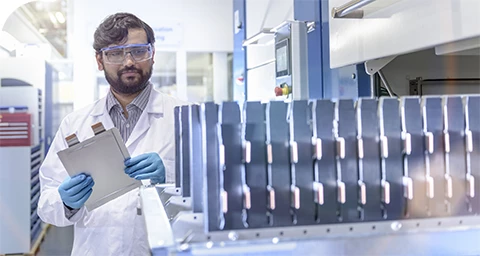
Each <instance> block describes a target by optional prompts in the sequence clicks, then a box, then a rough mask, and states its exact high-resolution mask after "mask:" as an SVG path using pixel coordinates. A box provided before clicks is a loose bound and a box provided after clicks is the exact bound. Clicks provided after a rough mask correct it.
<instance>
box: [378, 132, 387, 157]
mask: <svg viewBox="0 0 480 256" xmlns="http://www.w3.org/2000/svg"><path fill="white" fill-rule="evenodd" d="M380 151H381V154H382V157H383V158H388V138H387V137H386V136H380Z"/></svg>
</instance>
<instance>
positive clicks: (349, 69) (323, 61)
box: [294, 0, 371, 99]
mask: <svg viewBox="0 0 480 256" xmlns="http://www.w3.org/2000/svg"><path fill="white" fill-rule="evenodd" d="M329 17H330V8H329V6H328V0H294V19H295V20H299V21H307V22H312V21H314V22H315V30H314V31H313V32H310V33H309V35H308V72H309V77H308V78H309V81H308V82H309V85H308V87H309V97H310V98H311V99H315V98H327V99H332V98H333V99H338V98H357V97H359V96H360V97H369V96H371V95H370V77H369V76H368V74H367V73H366V72H365V68H364V65H363V64H359V65H351V66H346V67H341V68H335V69H332V68H330V28H329Z"/></svg>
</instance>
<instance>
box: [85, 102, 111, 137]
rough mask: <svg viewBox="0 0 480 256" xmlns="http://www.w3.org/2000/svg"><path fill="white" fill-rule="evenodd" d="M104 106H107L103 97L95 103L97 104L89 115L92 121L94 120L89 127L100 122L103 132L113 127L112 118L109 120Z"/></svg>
mask: <svg viewBox="0 0 480 256" xmlns="http://www.w3.org/2000/svg"><path fill="white" fill-rule="evenodd" d="M106 104H107V98H106V97H103V98H101V99H100V100H98V101H97V103H96V104H95V106H94V107H93V110H92V112H91V114H90V115H91V116H92V117H93V120H95V122H93V123H92V124H90V125H94V124H95V123H98V122H101V123H102V124H103V127H105V130H108V129H111V128H113V127H114V125H113V121H112V118H110V115H109V114H108V111H107V106H106Z"/></svg>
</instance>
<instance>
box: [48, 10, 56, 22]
mask: <svg viewBox="0 0 480 256" xmlns="http://www.w3.org/2000/svg"><path fill="white" fill-rule="evenodd" d="M48 16H49V17H50V21H51V22H52V23H53V24H58V21H57V18H55V15H53V13H51V12H49V13H48Z"/></svg>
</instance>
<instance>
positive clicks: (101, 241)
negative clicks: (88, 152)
mask: <svg viewBox="0 0 480 256" xmlns="http://www.w3.org/2000/svg"><path fill="white" fill-rule="evenodd" d="M94 37H95V38H94V43H93V48H94V49H95V57H96V61H97V65H98V69H99V70H100V71H104V73H105V78H106V80H107V81H108V83H109V84H110V91H109V92H108V94H107V96H106V97H104V98H102V99H100V100H98V101H97V102H94V103H93V104H91V105H90V106H87V107H86V108H83V109H80V110H78V111H75V112H73V113H71V114H69V115H68V116H67V117H66V118H65V119H64V120H63V121H62V124H61V125H60V128H59V131H58V132H57V134H56V136H55V139H54V141H53V143H52V146H51V147H50V150H49V152H48V154H47V156H46V158H45V161H44V163H43V165H42V167H41V169H40V183H41V196H40V200H39V203H38V215H39V216H40V218H41V219H42V220H43V221H45V222H47V223H51V224H53V225H56V226H68V225H74V226H75V228H74V232H75V235H74V245H73V250H72V255H149V254H150V252H149V247H148V243H147V238H146V227H145V221H144V219H143V217H142V216H139V215H138V214H137V205H138V200H139V199H138V190H137V189H135V190H133V191H130V192H128V193H126V194H124V195H122V196H120V197H118V198H116V199H114V200H112V201H110V202H108V203H106V204H104V205H102V206H100V207H98V208H96V209H94V210H92V211H91V212H89V211H87V210H86V208H85V207H84V204H85V202H86V201H87V199H88V198H89V196H90V195H91V193H92V190H93V189H95V182H94V180H93V178H92V177H91V176H89V175H87V174H79V175H76V176H73V177H69V176H68V173H67V172H66V170H65V168H64V167H63V165H62V164H61V162H60V160H59V158H58V156H57V152H58V151H61V150H63V149H65V148H67V147H68V145H67V143H66V142H65V137H66V136H68V135H70V134H76V135H77V137H78V139H79V140H81V141H83V140H85V139H88V138H90V137H91V136H93V133H92V130H91V128H90V126H91V125H92V124H95V123H98V122H101V123H102V124H103V125H104V126H105V128H106V129H110V128H111V127H116V128H118V130H119V131H120V134H121V136H122V138H123V140H124V141H125V145H126V147H127V149H128V151H129V153H130V155H132V156H134V157H132V158H130V159H127V160H126V161H125V175H128V176H130V177H131V178H133V179H137V180H142V182H143V183H144V184H148V183H164V182H173V181H174V179H175V177H174V175H175V170H174V169H175V168H174V165H175V153H174V152H175V142H174V132H175V131H174V125H173V124H174V120H173V119H174V114H173V109H174V107H175V106H178V105H185V102H183V101H180V100H177V99H175V98H173V97H170V96H168V95H165V94H162V93H160V92H158V91H156V90H155V89H154V88H152V84H151V83H150V77H151V75H152V67H153V63H154V56H155V48H154V43H155V37H154V34H153V30H152V28H151V27H150V26H149V25H147V24H146V23H145V22H143V21H142V20H140V19H139V18H137V17H136V16H134V15H132V14H129V13H117V14H114V15H112V16H109V17H107V19H105V20H104V21H103V22H102V23H101V24H100V25H99V27H98V28H97V30H96V31H95V35H94ZM111 179H112V180H114V179H115V177H111Z"/></svg>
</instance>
